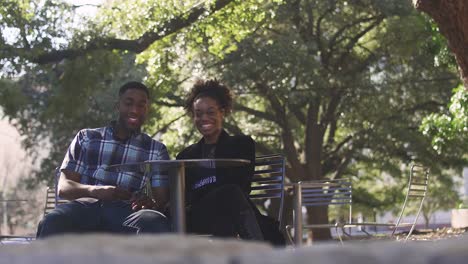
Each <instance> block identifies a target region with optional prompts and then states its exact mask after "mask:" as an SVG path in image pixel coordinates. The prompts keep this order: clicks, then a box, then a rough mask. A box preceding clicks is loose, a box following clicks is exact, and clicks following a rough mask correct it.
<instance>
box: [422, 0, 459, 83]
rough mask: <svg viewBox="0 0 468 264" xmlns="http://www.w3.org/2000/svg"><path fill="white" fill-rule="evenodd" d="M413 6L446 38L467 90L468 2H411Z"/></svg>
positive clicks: (423, 0) (425, 0)
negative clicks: (433, 22) (425, 15)
mask: <svg viewBox="0 0 468 264" xmlns="http://www.w3.org/2000/svg"><path fill="white" fill-rule="evenodd" d="M413 4H414V6H415V8H416V9H417V10H420V11H423V12H425V13H427V14H428V15H429V16H430V17H432V18H433V19H434V21H435V22H436V23H437V25H438V26H439V29H440V32H441V33H442V35H444V36H445V37H446V38H447V40H448V46H449V47H450V49H451V50H452V52H453V53H454V54H455V59H456V61H457V64H458V66H459V71H460V75H461V79H462V81H463V84H464V86H465V89H468V1H466V0H413Z"/></svg>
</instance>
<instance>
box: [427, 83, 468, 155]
mask: <svg viewBox="0 0 468 264" xmlns="http://www.w3.org/2000/svg"><path fill="white" fill-rule="evenodd" d="M420 130H421V131H422V132H423V133H424V135H426V136H427V137H429V138H431V143H432V145H433V147H434V149H435V150H436V151H438V152H439V153H442V152H445V151H448V150H451V151H454V150H456V152H455V153H453V154H454V155H460V156H461V157H463V158H464V159H465V160H466V159H467V156H466V155H467V150H468V92H467V90H466V89H465V88H464V87H463V86H462V85H459V86H458V87H457V88H455V89H454V91H453V96H452V99H451V100H450V103H449V105H448V112H447V113H433V114H430V115H428V116H427V117H425V118H424V120H423V121H422V124H421V127H420Z"/></svg>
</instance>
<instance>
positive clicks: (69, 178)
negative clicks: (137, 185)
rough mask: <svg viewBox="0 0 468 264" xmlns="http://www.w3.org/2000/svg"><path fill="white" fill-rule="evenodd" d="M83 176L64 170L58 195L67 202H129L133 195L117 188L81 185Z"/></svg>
mask: <svg viewBox="0 0 468 264" xmlns="http://www.w3.org/2000/svg"><path fill="white" fill-rule="evenodd" d="M80 179H81V175H80V174H79V173H77V172H74V171H69V170H63V171H62V172H61V173H60V178H59V183H58V195H59V196H60V197H62V198H64V199H67V200H75V199H78V198H83V197H92V198H96V199H99V200H129V199H130V198H131V193H130V192H129V191H127V190H124V189H120V188H117V187H115V186H110V185H104V186H92V185H86V184H82V183H80Z"/></svg>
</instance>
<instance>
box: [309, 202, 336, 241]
mask: <svg viewBox="0 0 468 264" xmlns="http://www.w3.org/2000/svg"><path fill="white" fill-rule="evenodd" d="M307 223H308V224H326V223H328V207H326V206H318V207H309V208H307ZM308 236H309V238H310V239H311V240H312V241H321V240H330V239H331V232H330V228H314V229H312V232H309V234H308Z"/></svg>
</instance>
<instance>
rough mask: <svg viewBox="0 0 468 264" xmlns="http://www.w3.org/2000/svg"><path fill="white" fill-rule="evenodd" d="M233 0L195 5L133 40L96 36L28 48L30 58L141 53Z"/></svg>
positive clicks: (53, 59) (40, 60)
mask: <svg viewBox="0 0 468 264" xmlns="http://www.w3.org/2000/svg"><path fill="white" fill-rule="evenodd" d="M233 1H234V0H217V1H216V2H215V3H214V5H213V7H212V8H208V7H206V6H204V5H197V6H195V7H193V8H191V9H190V10H189V11H188V12H187V13H186V14H182V15H180V16H178V17H175V18H173V19H171V20H169V21H167V22H166V23H164V24H163V25H162V26H160V27H158V28H156V29H155V30H152V31H148V32H146V33H144V34H143V35H142V36H141V37H139V38H138V39H134V40H126V39H117V38H96V39H93V40H91V41H89V42H88V43H87V44H86V45H85V46H83V47H79V48H70V49H65V50H52V51H50V52H47V53H43V52H42V53H39V55H34V54H35V53H36V52H37V51H34V49H31V50H29V51H30V52H29V53H30V54H31V55H30V56H29V57H30V60H31V61H32V62H34V63H38V64H48V63H54V62H59V61H61V60H64V59H74V58H76V57H79V56H83V55H84V54H86V53H88V52H90V51H94V50H125V51H131V52H135V53H141V52H143V51H144V50H146V49H147V48H148V47H149V46H150V45H151V44H153V43H154V42H155V41H157V40H160V39H162V38H164V37H166V36H168V35H170V34H172V33H175V32H177V31H179V30H181V29H183V28H185V27H188V26H190V25H191V24H193V23H195V22H196V21H197V20H198V19H200V18H201V17H203V16H204V14H208V15H211V14H213V13H215V12H216V11H218V10H221V9H222V8H224V7H225V6H227V5H228V4H230V3H231V2H233Z"/></svg>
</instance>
